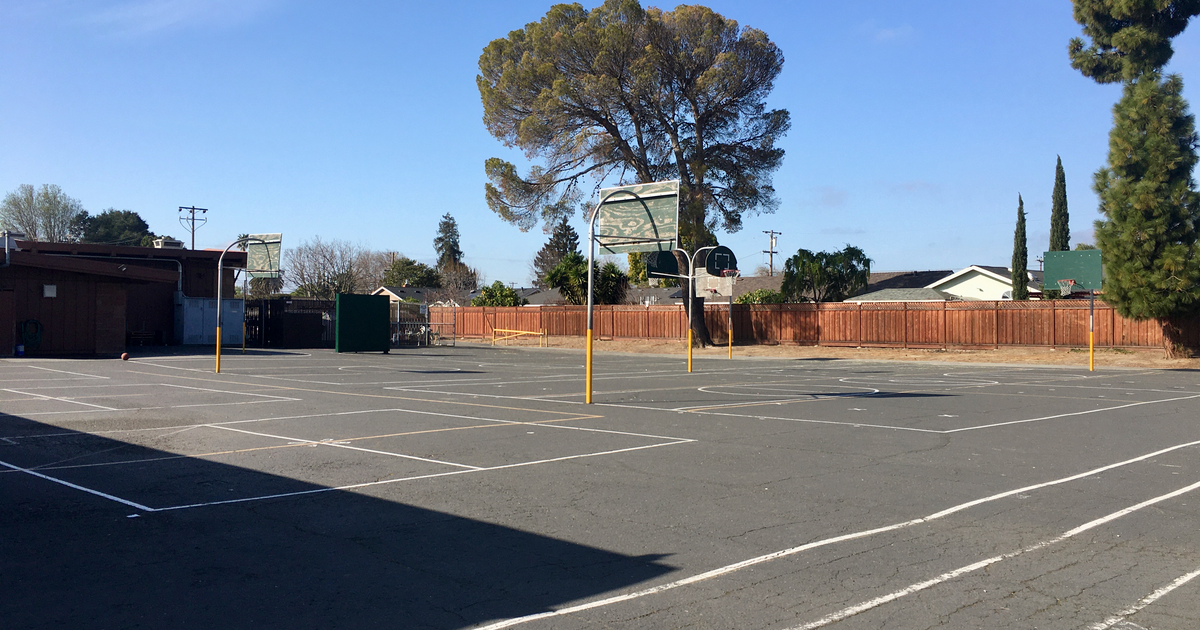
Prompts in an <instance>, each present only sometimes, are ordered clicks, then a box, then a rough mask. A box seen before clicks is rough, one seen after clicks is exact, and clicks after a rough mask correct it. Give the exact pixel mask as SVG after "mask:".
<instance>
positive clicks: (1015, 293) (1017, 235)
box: [1009, 194, 1029, 300]
mask: <svg viewBox="0 0 1200 630" xmlns="http://www.w3.org/2000/svg"><path fill="white" fill-rule="evenodd" d="M1009 271H1010V272H1011V276H1010V277H1011V278H1012V299H1014V300H1028V299H1029V247H1028V244H1027V242H1026V239H1025V201H1024V200H1023V199H1021V195H1019V194H1018V195H1017V229H1016V230H1014V231H1013V255H1012V267H1010V268H1009Z"/></svg>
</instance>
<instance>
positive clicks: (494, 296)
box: [471, 280, 529, 306]
mask: <svg viewBox="0 0 1200 630" xmlns="http://www.w3.org/2000/svg"><path fill="white" fill-rule="evenodd" d="M528 303H529V300H526V299H525V298H523V297H520V296H518V295H517V291H516V289H513V288H512V287H509V286H507V285H505V284H504V283H503V282H500V281H499V280H497V281H495V282H493V283H492V284H491V285H490V286H486V287H483V289H482V290H481V291H480V292H479V295H478V296H476V297H474V298H472V299H471V306H525V305H526V304H528Z"/></svg>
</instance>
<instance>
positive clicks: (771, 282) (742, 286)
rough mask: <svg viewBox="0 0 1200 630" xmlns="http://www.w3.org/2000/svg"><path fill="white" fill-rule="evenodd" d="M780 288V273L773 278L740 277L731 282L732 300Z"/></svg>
mask: <svg viewBox="0 0 1200 630" xmlns="http://www.w3.org/2000/svg"><path fill="white" fill-rule="evenodd" d="M781 286H783V274H782V273H780V274H776V275H774V276H749V277H742V278H738V279H736V280H734V282H733V297H734V299H737V298H739V297H741V296H743V295H745V294H747V293H750V292H751V291H757V290H759V289H770V290H772V291H778V290H779V288H780V287H781ZM682 296H683V294H682V292H681V293H680V297H682Z"/></svg>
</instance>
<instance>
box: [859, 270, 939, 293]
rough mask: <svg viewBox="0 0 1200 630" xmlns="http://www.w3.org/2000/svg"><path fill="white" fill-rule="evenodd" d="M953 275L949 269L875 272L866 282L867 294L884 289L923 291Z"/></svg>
mask: <svg viewBox="0 0 1200 630" xmlns="http://www.w3.org/2000/svg"><path fill="white" fill-rule="evenodd" d="M952 273H954V272H953V271H950V270H949V269H945V270H937V271H877V272H872V273H871V277H870V279H869V280H867V290H866V292H867V293H871V292H875V291H882V290H884V289H923V288H925V287H927V286H929V285H930V284H933V283H934V282H937V281H938V280H941V279H942V278H945V277H946V276H949V275H950V274H952Z"/></svg>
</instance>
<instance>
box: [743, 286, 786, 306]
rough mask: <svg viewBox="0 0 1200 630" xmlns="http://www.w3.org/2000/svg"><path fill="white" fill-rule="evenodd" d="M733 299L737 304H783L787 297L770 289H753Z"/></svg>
mask: <svg viewBox="0 0 1200 630" xmlns="http://www.w3.org/2000/svg"><path fill="white" fill-rule="evenodd" d="M733 301H734V302H737V303H738V304H785V303H787V297H785V296H784V295H783V294H782V293H780V292H779V291H775V290H772V289H755V290H753V291H749V292H747V293H743V294H741V295H739V296H737V298H735V299H734V300H733Z"/></svg>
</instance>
